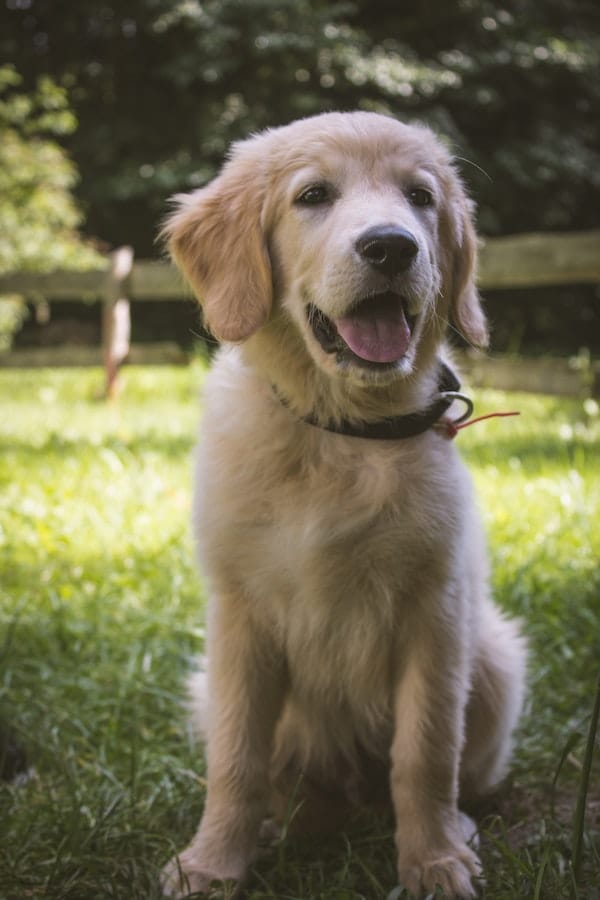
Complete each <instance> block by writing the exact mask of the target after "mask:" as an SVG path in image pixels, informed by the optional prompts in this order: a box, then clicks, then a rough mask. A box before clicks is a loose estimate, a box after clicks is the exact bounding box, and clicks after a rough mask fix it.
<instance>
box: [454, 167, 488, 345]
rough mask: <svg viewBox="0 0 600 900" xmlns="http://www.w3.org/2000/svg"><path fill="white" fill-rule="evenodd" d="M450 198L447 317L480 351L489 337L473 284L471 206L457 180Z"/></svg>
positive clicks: (474, 262)
mask: <svg viewBox="0 0 600 900" xmlns="http://www.w3.org/2000/svg"><path fill="white" fill-rule="evenodd" d="M453 194H454V196H453V197H451V200H450V202H449V203H448V206H447V209H446V216H447V228H448V232H449V249H450V258H449V260H448V265H447V273H446V278H445V286H444V294H445V296H446V297H448V298H449V301H450V306H449V315H450V319H451V321H453V322H454V324H455V326H456V328H457V330H458V331H459V332H460V334H461V335H462V336H463V337H464V338H465V339H466V340H467V341H468V342H469V343H470V344H474V345H475V346H476V347H482V348H483V347H487V346H488V343H489V334H488V327H487V321H486V318H485V314H484V312H483V309H482V306H481V301H480V299H479V293H478V291H477V287H476V284H475V278H476V273H477V246H478V242H477V235H476V233H475V228H474V226H473V210H474V203H473V202H472V201H471V200H470V199H469V198H468V197H467V196H466V194H465V192H464V190H463V187H462V185H461V184H460V182H459V181H458V179H457V180H456V183H455V185H454V192H453ZM443 239H444V238H443Z"/></svg>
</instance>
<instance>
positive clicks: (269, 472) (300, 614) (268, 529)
mask: <svg viewBox="0 0 600 900" xmlns="http://www.w3.org/2000/svg"><path fill="white" fill-rule="evenodd" d="M205 415H206V416H208V417H211V427H210V430H209V433H208V436H207V438H206V439H205V440H204V441H202V442H201V446H200V450H199V454H198V462H197V496H196V507H195V508H196V527H197V533H198V541H199V549H200V556H201V560H202V564H203V568H204V571H205V574H206V575H208V577H209V580H211V581H212V582H213V585H214V587H215V589H216V592H217V593H221V592H223V591H226V592H227V593H230V594H232V593H235V594H237V595H239V596H240V597H241V598H243V599H242V600H240V601H239V602H240V603H244V604H245V606H246V608H247V609H248V610H249V611H250V617H251V619H252V620H253V621H254V622H255V623H256V627H257V628H258V629H260V630H268V631H269V633H270V635H271V636H272V637H274V638H275V641H276V644H277V646H278V647H279V648H280V649H281V650H282V651H283V653H284V654H285V657H286V660H287V665H288V671H289V674H290V678H291V683H292V685H293V687H294V690H295V692H296V694H297V695H298V697H301V698H304V699H305V700H306V702H307V703H308V702H310V703H311V704H314V702H315V698H316V697H318V698H321V699H323V698H327V703H333V704H337V703H339V702H342V701H343V699H344V698H347V697H351V698H352V702H353V703H354V704H356V707H357V710H362V712H361V713H360V714H361V715H363V714H366V715H370V714H371V711H372V708H373V705H374V704H376V705H377V704H379V705H380V706H381V707H382V708H383V707H385V706H386V705H387V703H388V688H389V685H390V684H391V682H392V678H391V677H390V674H391V669H392V668H393V667H394V666H396V665H398V664H399V660H398V655H400V657H401V655H402V653H401V647H402V644H403V642H404V641H405V640H406V639H407V638H408V637H410V636H411V631H412V624H411V623H412V620H413V617H414V616H415V615H416V614H417V613H418V616H419V617H420V619H421V621H422V619H423V616H440V615H445V614H446V613H448V612H449V611H448V610H445V611H444V610H442V609H439V608H438V607H437V606H434V607H431V608H428V607H427V604H428V597H429V596H430V595H431V594H433V593H434V591H433V590H430V589H429V588H430V586H431V587H432V588H433V586H435V585H438V584H439V583H440V581H443V580H455V579H456V578H457V577H458V575H457V572H455V571H453V564H454V560H455V559H457V558H458V557H459V556H462V565H464V557H465V554H466V553H467V546H466V544H465V545H464V547H463V542H464V541H465V535H464V533H463V531H464V529H463V504H464V502H465V499H464V498H465V496H468V490H465V484H464V482H465V474H464V471H463V468H462V465H461V464H460V462H459V461H458V458H457V456H456V453H455V451H454V447H453V446H452V445H451V444H449V443H448V442H447V441H446V440H445V439H443V438H442V437H440V436H439V435H437V434H435V433H433V432H431V433H428V434H425V435H422V436H420V437H418V438H413V439H409V440H406V441H398V442H380V441H366V440H361V439H355V438H346V437H343V436H339V435H332V434H329V433H327V432H324V431H322V430H321V429H317V428H313V427H311V426H309V425H306V424H304V423H302V422H298V421H297V419H296V418H295V417H294V416H293V414H292V413H291V412H290V411H289V410H287V409H286V408H285V407H283V406H282V405H281V404H280V403H279V402H278V401H277V399H276V397H275V396H274V395H273V394H272V392H271V391H270V388H269V386H268V385H265V384H264V383H260V382H258V381H255V380H253V379H252V378H248V373H247V372H243V371H240V370H239V368H238V363H237V362H236V359H235V356H232V355H231V354H229V356H224V357H223V358H222V359H221V360H220V361H219V362H218V363H217V365H216V366H215V369H214V371H213V373H212V374H211V378H210V382H209V384H208V385H207V398H206V410H205ZM256 420H260V421H261V423H262V431H261V433H260V434H257V433H256V428H255V421H256ZM249 446H251V447H252V452H251V453H249V452H248V448H249ZM225 481H226V482H227V485H226V486H225V484H224V482H225ZM225 487H226V489H225ZM217 497H218V498H219V502H217V499H216V498H217ZM224 498H226V502H224ZM459 498H460V499H459ZM449 546H450V547H454V548H455V549H456V551H457V552H456V553H450V554H449V553H448V552H447V551H448V547H449ZM461 548H462V550H461ZM456 602H457V603H462V602H464V597H460V598H457V600H456ZM455 613H456V611H454V614H455ZM323 659H328V660H330V661H331V664H330V665H327V666H323V665H322V661H323ZM374 698H376V699H374ZM323 702H325V701H324V700H323Z"/></svg>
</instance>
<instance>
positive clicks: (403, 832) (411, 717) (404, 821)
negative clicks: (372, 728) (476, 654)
mask: <svg viewBox="0 0 600 900" xmlns="http://www.w3.org/2000/svg"><path fill="white" fill-rule="evenodd" d="M440 618H441V617H440ZM460 627H461V626H460V623H458V622H455V623H451V622H448V621H446V622H445V623H443V622H441V621H440V623H439V625H438V628H437V629H436V628H435V627H434V629H433V633H431V631H429V632H428V633H427V634H424V633H423V632H421V635H420V637H419V636H418V632H417V633H416V634H415V637H414V640H411V646H410V647H409V649H408V653H409V655H408V658H407V659H406V661H405V665H404V669H403V673H402V676H401V679H400V682H399V684H398V687H397V691H396V697H395V714H396V722H395V731H394V740H393V743H392V769H391V790H392V799H393V803H394V812H395V816H396V845H397V850H398V876H399V879H400V883H401V884H402V885H403V886H404V887H405V888H407V889H408V890H409V891H410V892H411V893H412V894H413V895H415V896H417V897H418V896H420V895H421V892H422V891H425V893H430V892H434V891H435V889H436V886H437V885H439V886H440V887H441V888H442V889H443V891H444V896H446V897H448V898H457V897H461V898H466V897H474V896H476V889H475V887H474V885H473V882H472V878H473V877H477V876H478V875H480V871H481V867H480V864H479V860H478V858H477V855H476V854H475V853H474V852H473V850H471V849H470V848H469V847H468V846H467V839H468V835H467V834H466V831H467V830H468V828H467V827H466V826H467V825H468V824H469V823H468V820H466V817H462V816H461V815H460V813H459V811H458V806H457V801H458V772H459V762H460V754H461V750H462V744H463V729H464V715H465V707H466V703H467V697H468V691H469V671H468V659H467V652H466V641H467V636H466V635H462V634H460ZM452 630H454V632H455V633H454V634H452ZM436 631H437V633H435V632H436Z"/></svg>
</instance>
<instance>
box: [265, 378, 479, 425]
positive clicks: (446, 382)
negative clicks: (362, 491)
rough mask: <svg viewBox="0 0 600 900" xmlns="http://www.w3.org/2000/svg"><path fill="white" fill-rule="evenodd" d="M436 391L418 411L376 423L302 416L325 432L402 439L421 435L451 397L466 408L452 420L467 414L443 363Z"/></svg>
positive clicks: (469, 408)
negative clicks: (320, 419) (428, 402)
mask: <svg viewBox="0 0 600 900" xmlns="http://www.w3.org/2000/svg"><path fill="white" fill-rule="evenodd" d="M437 388H438V390H437V394H436V395H435V397H434V398H433V400H432V401H431V403H430V404H429V406H427V407H426V408H425V409H424V410H422V411H421V412H413V413H408V414H407V415H404V416H391V417H388V418H385V419H379V421H377V422H360V423H354V422H350V421H348V420H347V419H342V421H341V422H326V423H325V424H322V423H321V422H319V421H318V420H317V419H316V417H315V416H313V415H311V414H309V415H307V416H302V417H301V419H302V421H303V422H306V423H307V424H308V425H313V426H315V427H316V428H323V429H325V431H332V432H334V433H335V434H344V435H346V436H347V437H359V438H371V439H374V440H378V441H396V440H401V439H402V438H409V437H415V436H416V435H418V434H423V432H424V431H427V430H428V429H429V428H431V427H432V426H433V425H435V423H436V422H437V421H439V419H441V417H442V416H443V415H444V413H445V412H446V411H447V410H448V409H449V407H450V406H451V405H452V403H453V402H454V401H455V400H462V401H463V402H464V403H465V404H466V405H467V411H466V413H464V415H462V416H460V417H459V418H458V419H456V420H455V421H454V424H456V423H457V422H462V421H463V419H466V418H467V417H468V416H470V415H471V411H472V409H473V404H472V403H471V401H470V400H469V399H468V397H465V396H464V394H460V393H458V392H459V390H460V382H459V380H458V378H457V377H456V375H455V374H454V372H453V371H452V369H451V368H450V367H449V366H447V365H446V363H443V362H442V363H440V373H439V376H438V384H437ZM274 391H275V394H276V395H277V397H278V399H279V400H280V401H281V403H283V405H284V406H288V403H287V401H286V400H285V398H284V397H282V396H281V394H280V393H279V392H278V390H277V389H276V388H274Z"/></svg>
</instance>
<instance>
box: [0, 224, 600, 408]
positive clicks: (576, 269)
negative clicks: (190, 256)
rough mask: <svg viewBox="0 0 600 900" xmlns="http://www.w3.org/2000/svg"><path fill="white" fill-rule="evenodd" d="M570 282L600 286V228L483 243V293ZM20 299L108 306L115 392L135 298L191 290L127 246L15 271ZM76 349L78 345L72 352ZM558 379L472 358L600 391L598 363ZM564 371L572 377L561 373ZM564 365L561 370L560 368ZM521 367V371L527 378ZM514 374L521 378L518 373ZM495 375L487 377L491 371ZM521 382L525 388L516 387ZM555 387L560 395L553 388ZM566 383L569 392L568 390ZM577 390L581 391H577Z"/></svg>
mask: <svg viewBox="0 0 600 900" xmlns="http://www.w3.org/2000/svg"><path fill="white" fill-rule="evenodd" d="M569 284H600V230H594V231H584V232H565V233H533V234H520V235H513V236H509V237H496V238H489V239H487V240H484V241H482V244H481V251H480V258H479V270H478V285H479V287H480V288H482V289H483V290H494V289H507V288H521V287H544V286H551V285H552V286H558V285H569ZM3 294H4V295H6V294H9V295H10V294H13V295H15V294H16V295H20V296H24V297H27V298H29V299H32V300H35V299H36V298H39V299H44V300H49V301H51V300H58V299H60V300H75V301H101V302H102V303H103V307H104V308H103V319H102V323H103V328H102V333H103V346H102V358H103V360H104V365H105V368H106V373H107V391H108V393H109V394H110V393H111V392H112V391H113V390H114V387H115V383H116V377H117V372H118V369H119V366H120V364H121V363H122V362H123V361H124V360H125V359H128V361H130V362H131V361H133V360H134V359H135V360H140V361H141V359H142V357H143V349H142V347H143V345H138V346H137V347H136V346H135V345H134V346H133V347H131V346H130V342H129V337H130V308H129V301H130V300H135V301H145V302H151V301H168V300H181V299H185V298H186V297H190V296H191V292H190V290H189V288H188V287H187V285H186V284H185V283H184V280H183V279H182V277H181V276H180V274H179V272H178V271H177V270H176V269H175V268H174V267H173V266H172V265H171V264H170V263H169V262H167V261H160V260H134V258H133V251H132V249H131V248H130V247H120V248H119V249H118V250H115V251H114V253H112V254H111V255H110V256H109V257H107V260H106V265H105V266H103V267H101V268H98V269H92V270H89V271H86V272H67V271H56V272H48V273H38V272H31V273H30V272H10V273H7V274H4V275H0V295H3ZM158 346H159V345H156V344H155V345H152V350H149V352H150V356H151V359H152V361H157V360H158V359H159V358H160V356H161V354H160V352H159V350H158ZM70 349H72V348H70ZM60 350H61V348H41V349H39V350H37V349H36V350H33V349H32V350H25V349H23V350H17V351H9V352H5V353H0V366H17V365H36V363H35V362H34V360H35V359H36V358H38V359H39V363H37V364H38V365H52V364H53V363H52V362H50V360H51V359H52V357H53V354H54V358H55V359H56V360H57V362H56V363H54V364H57V365H61V364H63V363H62V362H61V361H60V360H61V358H64V353H63V354H61V352H60ZM89 350H90V351H91V356H90V360H89V363H88V364H90V363H91V364H93V363H94V362H95V361H97V360H98V357H99V352H100V351H99V349H96V350H94V348H89ZM67 357H68V358H70V359H73V360H74V358H75V357H76V358H77V360H78V361H79V362H78V363H77V364H85V363H82V362H81V360H82V359H83V358H84V357H85V353H84V352H83V348H81V349H80V351H79V352H77V354H75V355H73V354H70V351H69V353H67ZM175 358H177V359H182V358H185V354H183V353H182V352H181V351H179V352H177V349H176V348H175V347H174V346H173V345H170V346H169V347H168V348H165V361H173V360H174V359H175ZM552 363H553V365H554V369H553V373H554V376H556V377H552V378H551V379H550V380H548V378H546V377H544V378H541V377H540V378H537V377H534V375H533V369H534V368H535V366H536V364H537V365H538V368H539V370H540V372H541V367H542V365H545V366H546V370H547V369H548V364H549V362H548V361H547V360H546V361H544V360H540V361H534V360H529V361H527V366H528V368H529V374H528V376H527V377H526V378H523V379H522V382H523V383H521V384H519V383H518V382H519V379H518V378H517V377H515V375H514V373H515V371H516V368H515V366H516V363H515V361H514V360H513V361H510V362H509V363H508V364H507V365H506V366H504V368H503V366H502V360H501V359H500V358H498V357H492V358H487V357H486V358H484V357H477V358H476V359H475V360H467V369H468V370H469V372H470V376H471V380H472V383H474V384H478V383H479V384H486V385H487V384H488V383H489V378H490V376H491V373H492V372H493V373H495V375H494V376H493V382H494V383H493V386H498V387H506V388H508V389H510V388H511V387H520V388H521V389H523V390H527V389H528V385H531V389H533V390H537V389H540V388H541V389H542V390H543V389H544V385H546V389H547V390H548V391H549V392H551V393H566V394H570V393H573V392H576V393H582V392H586V393H589V392H590V391H591V392H593V393H595V392H596V387H597V384H598V382H599V381H600V370H598V367H597V364H594V363H592V362H590V361H588V364H587V366H586V365H584V364H582V362H581V359H580V358H578V359H576V360H575V361H571V362H569V361H564V360H562V361H558V360H556V361H552ZM561 366H562V367H563V368H564V369H565V375H564V377H560V376H559V375H558V369H560V368H561ZM557 367H558V368H557ZM524 371H525V370H524V369H523V368H522V369H521V373H522V374H523V373H524ZM511 372H512V373H513V374H511ZM486 373H487V374H486ZM514 382H517V383H514ZM549 384H551V385H553V387H552V390H550V389H549V388H548V387H547V386H548V385H549ZM561 384H562V385H564V389H563V390H561ZM576 385H578V386H579V387H578V388H577V387H576Z"/></svg>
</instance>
